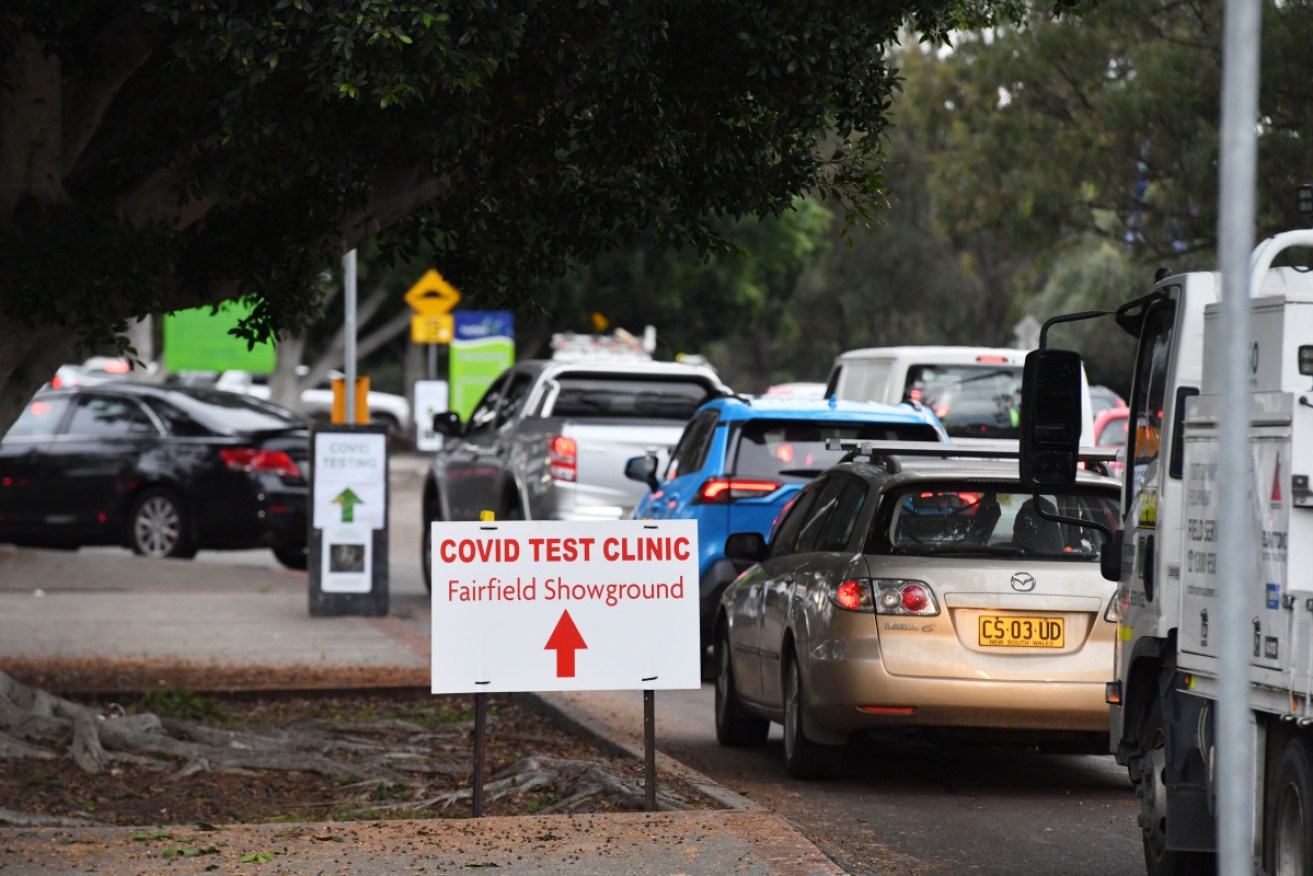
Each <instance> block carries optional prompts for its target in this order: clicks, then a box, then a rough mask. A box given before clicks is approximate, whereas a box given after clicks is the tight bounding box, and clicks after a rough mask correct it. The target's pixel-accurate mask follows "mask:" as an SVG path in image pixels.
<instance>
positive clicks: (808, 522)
mask: <svg viewBox="0 0 1313 876" xmlns="http://www.w3.org/2000/svg"><path fill="white" fill-rule="evenodd" d="M850 456H852V454H850ZM1117 505H1118V483H1117V481H1116V480H1114V479H1112V478H1109V477H1105V476H1103V475H1099V474H1095V473H1093V472H1085V471H1082V472H1081V476H1080V477H1079V478H1078V480H1077V483H1076V484H1075V485H1074V486H1072V487H1069V488H1063V489H1062V490H1061V491H1060V492H1057V493H1053V492H1050V493H1046V494H1044V495H1040V496H1036V495H1034V494H1033V493H1031V492H1028V491H1027V490H1025V489H1024V488H1023V487H1022V486H1021V484H1020V482H1019V480H1018V471H1017V463H1016V461H1015V460H994V459H978V460H977V459H961V458H958V459H938V458H920V457H898V456H884V457H880V456H878V455H873V453H872V452H868V453H866V454H865V455H864V456H856V458H855V459H854V461H851V462H844V463H841V464H840V465H837V466H835V467H833V468H831V469H828V470H827V471H826V472H825V473H823V474H822V475H821V476H820V477H819V478H817V479H816V480H815V481H813V482H812V483H810V484H809V485H808V486H807V487H806V488H805V489H804V490H802V491H801V492H800V493H799V494H798V496H797V498H796V499H795V500H794V501H793V503H792V504H791V505H790V506H789V507H788V508H786V509H785V510H784V511H783V512H782V514H781V516H780V519H779V520H778V521H777V523H776V526H775V528H774V531H773V532H772V535H771V538H770V542H769V544H767V543H765V541H764V540H763V539H762V538H761V536H760V535H757V534H755V533H740V534H736V535H732V536H730V538H729V540H728V542H727V546H726V552H727V554H729V555H730V556H731V557H733V558H735V559H737V560H738V561H740V562H743V563H746V562H752V563H755V565H752V566H751V568H749V569H748V570H747V571H746V572H744V573H743V574H742V575H741V576H740V577H739V578H738V579H737V580H736V581H735V582H734V583H733V584H732V585H730V586H729V587H728V588H727V589H726V591H725V594H724V596H723V598H722V599H721V603H720V606H719V613H718V616H717V620H716V628H715V630H716V633H715V635H716V659H717V678H716V735H717V738H718V739H719V741H720V743H721V744H722V745H727V746H745V745H759V744H761V743H762V742H764V741H765V738H766V734H767V730H768V729H769V726H770V722H771V721H775V722H777V723H782V724H783V725H784V758H785V765H786V767H787V768H788V770H789V772H790V773H791V774H792V775H794V776H797V777H799V778H818V777H824V776H826V775H828V774H831V773H833V772H834V771H835V770H836V769H837V767H838V766H839V762H840V759H841V756H842V751H843V748H842V746H843V744H844V743H845V742H847V740H848V738H849V736H850V735H852V734H853V733H854V732H856V731H863V730H871V729H880V728H909V729H917V730H921V731H925V730H931V729H933V730H934V731H935V732H936V733H939V734H944V733H957V734H962V735H966V736H969V737H973V738H977V739H991V740H992V739H995V738H1013V739H1017V740H1020V741H1026V742H1036V743H1039V742H1055V743H1064V744H1071V743H1075V744H1077V745H1079V746H1080V747H1082V748H1088V749H1091V750H1102V751H1105V752H1106V751H1107V739H1108V736H1107V734H1108V706H1107V704H1106V703H1105V701H1104V683H1105V682H1106V681H1107V680H1108V678H1110V677H1111V674H1112V672H1113V645H1114V639H1115V635H1116V629H1117V625H1116V615H1115V614H1114V612H1115V606H1114V593H1115V589H1116V585H1115V584H1114V583H1112V582H1109V581H1106V580H1104V578H1103V576H1102V574H1101V573H1100V564H1099V554H1100V550H1101V548H1102V546H1103V544H1104V541H1105V539H1106V538H1107V535H1108V533H1110V532H1111V531H1112V529H1113V528H1115V527H1116V526H1117V525H1118V511H1117ZM1055 518H1061V519H1055ZM1100 746H1102V747H1101V748H1100Z"/></svg>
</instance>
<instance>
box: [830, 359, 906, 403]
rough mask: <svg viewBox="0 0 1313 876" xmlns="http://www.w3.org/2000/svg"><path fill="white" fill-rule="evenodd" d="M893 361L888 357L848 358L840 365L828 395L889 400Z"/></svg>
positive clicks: (858, 399)
mask: <svg viewBox="0 0 1313 876" xmlns="http://www.w3.org/2000/svg"><path fill="white" fill-rule="evenodd" d="M892 370H893V363H892V362H890V361H889V360H888V359H848V360H845V361H844V362H843V363H842V364H840V365H839V366H838V371H837V373H836V374H835V377H834V379H833V380H832V381H831V383H832V385H831V386H827V387H826V394H827V395H837V396H838V397H839V398H850V399H855V400H857V401H887V400H888V399H886V397H885V392H886V391H887V389H888V386H889V374H890V372H891V371H892Z"/></svg>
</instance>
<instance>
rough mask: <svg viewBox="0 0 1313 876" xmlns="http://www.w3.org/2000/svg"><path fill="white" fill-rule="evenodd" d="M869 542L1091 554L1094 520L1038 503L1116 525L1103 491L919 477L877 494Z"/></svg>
mask: <svg viewBox="0 0 1313 876" xmlns="http://www.w3.org/2000/svg"><path fill="white" fill-rule="evenodd" d="M881 508H882V509H883V511H882V513H881V514H879V515H877V516H876V519H875V522H874V530H873V532H872V533H871V536H872V537H871V539H870V540H869V541H868V550H871V551H873V552H877V553H879V552H886V551H887V552H888V553H893V554H903V555H907V556H927V557H928V556H980V557H990V556H997V557H1028V558H1032V559H1046V560H1074V561H1082V560H1083V561H1091V562H1092V561H1094V560H1097V559H1098V558H1099V553H1100V551H1101V550H1102V547H1103V542H1104V535H1103V533H1102V532H1100V531H1099V530H1098V529H1095V528H1094V527H1093V526H1081V525H1079V524H1076V523H1060V522H1058V521H1055V520H1049V519H1045V518H1044V517H1043V516H1042V515H1041V514H1040V511H1044V512H1045V513H1048V514H1058V515H1061V516H1063V517H1071V518H1075V519H1077V520H1088V521H1092V522H1095V523H1101V524H1103V525H1104V526H1107V527H1109V528H1111V529H1117V528H1118V527H1119V515H1118V512H1117V499H1116V496H1115V495H1114V494H1110V493H1108V492H1107V491H1099V492H1095V491H1086V490H1076V489H1073V490H1072V491H1067V492H1060V493H1045V494H1041V495H1039V496H1036V495H1035V494H1034V493H1032V492H1028V491H1022V490H1021V489H1020V487H1015V488H1014V487H1000V486H997V485H993V484H943V485H938V484H916V485H912V486H908V487H905V488H904V489H902V490H901V491H899V492H895V493H891V494H888V495H886V496H885V497H884V498H883V499H881Z"/></svg>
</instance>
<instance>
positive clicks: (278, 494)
mask: <svg viewBox="0 0 1313 876" xmlns="http://www.w3.org/2000/svg"><path fill="white" fill-rule="evenodd" d="M308 456H309V427H308V424H307V423H306V421H305V420H303V419H302V418H301V417H299V416H298V415H296V414H294V413H292V412H290V411H287V410H285V409H283V408H280V407H277V406H276V405H272V404H269V403H268V402H263V401H260V400H258V399H253V398H249V397H247V396H242V395H237V394H236V393H229V392H220V391H218V390H211V389H198V388H187V387H172V386H150V385H145V384H138V383H128V382H120V383H107V384H101V385H99V386H94V387H75V388H72V389H68V390H47V391H42V392H39V393H37V395H36V396H35V397H34V398H33V399H32V401H31V402H30V403H29V404H28V406H27V408H26V409H25V410H24V411H23V413H22V415H21V416H20V417H19V418H18V420H17V421H16V422H15V423H14V425H13V426H12V427H11V428H10V429H9V431H8V432H7V433H6V434H5V436H4V438H3V439H2V440H0V542H10V543H13V544H20V545H35V546H45V547H62V548H76V547H81V546H84V545H124V546H126V547H129V548H131V549H132V550H133V551H135V552H136V553H138V554H141V555H143V556H147V557H156V558H162V557H178V558H187V557H191V556H194V555H195V554H196V551H197V550H200V549H239V548H253V547H269V548H272V549H273V552H274V555H275V556H276V557H277V558H278V560H279V561H280V562H282V563H283V565H285V566H288V567H290V568H295V569H304V568H305V567H306V504H307V492H308V488H307V477H308V474H309V472H308Z"/></svg>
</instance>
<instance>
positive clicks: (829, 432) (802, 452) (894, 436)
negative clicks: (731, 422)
mask: <svg viewBox="0 0 1313 876" xmlns="http://www.w3.org/2000/svg"><path fill="white" fill-rule="evenodd" d="M831 438H840V439H848V440H857V441H938V440H940V438H939V433H938V432H936V431H935V429H934V427H933V426H928V425H926V424H924V423H887V424H871V423H852V424H840V423H825V424H817V423H806V422H790V421H785V420H751V421H749V422H747V423H744V424H743V426H742V427H741V428H740V430H739V437H738V451H737V453H736V455H735V459H734V468H733V474H735V475H736V476H739V477H778V478H783V479H784V480H785V481H788V480H790V479H794V480H800V481H801V480H809V479H811V478H814V477H815V476H816V475H818V474H820V473H821V472H822V471H824V470H825V469H827V468H829V467H830V466H832V465H834V464H836V463H837V462H839V461H840V460H841V459H843V456H844V451H842V450H827V449H826V448H825V442H826V441H828V440H829V439H831Z"/></svg>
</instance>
